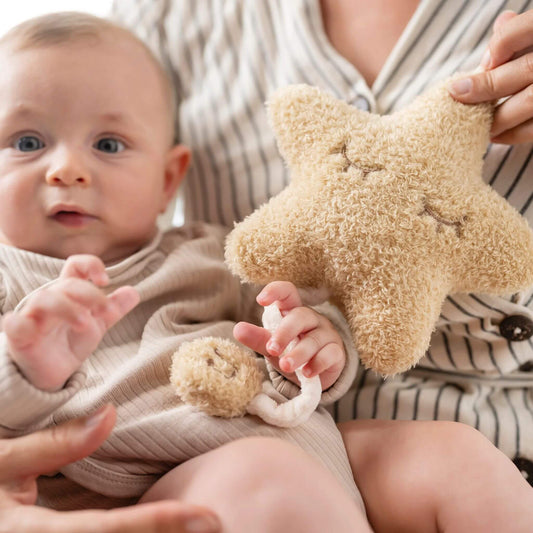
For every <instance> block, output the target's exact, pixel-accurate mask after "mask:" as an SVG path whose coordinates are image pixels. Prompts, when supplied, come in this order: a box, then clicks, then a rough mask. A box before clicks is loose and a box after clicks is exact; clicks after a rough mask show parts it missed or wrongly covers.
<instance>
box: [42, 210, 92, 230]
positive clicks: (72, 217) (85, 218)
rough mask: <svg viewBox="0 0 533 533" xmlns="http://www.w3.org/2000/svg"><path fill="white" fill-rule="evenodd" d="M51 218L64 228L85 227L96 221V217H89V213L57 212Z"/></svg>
mask: <svg viewBox="0 0 533 533" xmlns="http://www.w3.org/2000/svg"><path fill="white" fill-rule="evenodd" d="M51 218H52V220H54V221H55V222H58V223H59V224H61V225H62V226H68V227H72V228H79V227H82V226H85V225H87V224H89V223H90V222H92V221H93V220H95V217H94V216H92V215H88V214H87V213H82V212H80V211H67V210H60V211H57V212H56V213H53V214H52V215H51Z"/></svg>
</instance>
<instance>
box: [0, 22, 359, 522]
mask: <svg viewBox="0 0 533 533" xmlns="http://www.w3.org/2000/svg"><path fill="white" fill-rule="evenodd" d="M0 68H1V72H2V76H1V79H0V139H1V146H0V176H1V178H0V242H1V243H2V244H1V245H0V261H1V265H0V274H1V276H2V283H1V288H0V290H1V305H2V310H1V312H2V316H3V330H4V332H3V334H2V337H1V348H0V350H1V353H0V376H1V379H0V406H1V407H0V425H1V428H2V431H1V435H2V436H4V437H13V436H17V435H20V434H24V433H28V432H31V431H34V430H36V429H38V428H41V427H45V426H50V425H54V424H57V423H60V422H62V421H64V420H67V419H71V418H74V417H77V416H80V415H83V414H87V413H88V412H90V411H92V410H94V409H95V408H97V407H99V406H101V405H103V404H105V403H113V404H114V405H115V406H116V410H117V423H116V427H115V430H114V431H113V433H112V434H111V436H110V437H109V438H108V440H107V441H106V442H105V444H104V445H103V446H102V447H101V448H100V449H99V450H98V451H97V452H96V453H95V454H93V455H92V456H90V457H88V458H86V459H84V460H81V461H78V462H76V463H74V464H71V465H69V466H68V467H66V468H64V469H63V470H62V472H61V474H58V475H56V476H54V477H50V478H42V479H41V482H40V487H39V488H40V502H41V504H42V505H46V506H48V507H52V508H56V509H73V508H81V507H84V506H91V507H104V508H106V507H108V508H110V507H116V506H121V505H127V504H131V503H133V502H135V501H137V500H138V499H139V498H141V497H143V500H142V501H148V500H154V499H164V498H180V499H183V500H190V501H194V500H195V499H196V500H198V499H200V498H202V499H203V501H207V503H210V505H211V507H212V508H214V509H215V510H216V512H217V513H218V514H219V515H220V516H221V519H222V521H223V523H224V525H225V527H227V528H228V531H241V530H242V531H252V530H253V531H261V530H262V529H261V528H264V530H265V531H272V530H280V527H282V526H280V524H283V523H284V522H285V521H286V520H288V519H289V518H290V519H291V524H292V525H291V527H295V528H296V529H297V530H302V531H304V530H305V531H325V530H327V529H330V530H334V531H337V532H341V531H352V530H353V528H354V527H360V528H361V530H362V531H365V530H369V526H368V524H367V522H366V518H365V514H364V510H363V506H362V502H361V498H360V496H359V493H358V491H357V489H356V487H355V484H354V482H353V478H352V474H351V470H350V465H349V462H348V458H347V455H346V452H345V450H344V446H343V442H342V439H341V436H340V434H339V432H338V430H337V428H336V426H335V424H334V423H333V421H332V419H331V417H330V416H329V414H327V413H326V411H325V410H324V408H319V409H318V410H317V412H316V413H314V414H313V415H312V417H311V419H310V420H309V422H308V423H306V424H305V425H304V426H302V427H301V428H296V429H290V430H282V429H279V428H275V427H271V426H268V425H267V424H265V423H263V422H261V421H260V420H259V419H256V418H255V417H251V416H249V417H245V418H242V419H233V420H223V419H217V418H213V417H209V416H207V415H204V414H202V413H199V412H197V411H195V410H193V409H192V408H190V407H188V406H187V405H184V404H183V403H182V402H181V401H180V399H179V398H178V397H176V395H175V393H174V392H173V390H172V387H171V385H170V384H169V377H168V372H169V366H170V358H171V356H172V354H173V352H174V351H175V350H176V349H177V348H178V347H179V345H180V344H181V343H182V342H184V341H189V340H191V339H193V338H197V337H203V336H207V335H213V336H222V337H228V338H231V337H232V329H233V327H234V325H235V323H236V322H237V321H240V320H242V321H245V322H244V323H241V324H240V326H239V328H240V330H241V336H242V337H243V338H244V340H246V339H245V337H246V336H247V335H249V336H251V337H252V338H256V337H255V334H257V333H258V334H259V336H261V335H263V336H264V339H265V342H266V340H267V339H270V335H269V334H267V332H266V331H265V330H262V328H258V327H257V326H253V325H252V323H258V315H259V310H260V307H259V306H258V305H257V304H256V302H255V296H256V294H255V293H254V292H253V291H252V289H250V288H246V287H244V286H241V284H240V283H239V280H237V279H235V278H234V277H233V276H231V275H230V274H229V272H228V271H227V269H226V268H225V266H224V263H223V240H224V234H225V231H224V230H223V229H221V228H216V227H210V226H207V225H203V224H198V225H192V226H189V227H184V228H181V229H173V230H170V231H168V232H165V233H162V232H160V231H158V229H157V224H156V221H157V217H158V215H159V214H160V213H162V212H163V211H164V210H165V208H166V206H167V204H168V203H169V201H170V200H171V199H172V197H173V195H174V193H175V191H176V188H177V187H178V185H179V183H180V181H181V180H182V178H183V177H184V175H185V172H186V170H187V166H188V164H189V159H190V153H189V150H188V149H187V148H186V147H185V146H183V145H179V144H178V145H173V114H174V113H173V111H174V110H173V103H172V102H173V98H172V90H171V87H170V84H169V81H168V79H167V77H166V75H165V73H164V71H163V70H162V69H161V67H160V66H159V64H158V63H157V61H156V60H155V59H154V58H153V57H152V55H151V53H150V52H149V51H148V49H147V48H146V47H145V46H144V45H143V44H142V43H141V42H140V41H138V40H137V39H136V38H135V37H133V36H132V35H131V34H130V33H129V32H127V31H126V30H124V29H121V28H119V27H117V26H115V25H113V24H111V23H109V22H106V21H104V20H100V19H98V18H94V17H91V16H88V15H80V14H73V13H66V14H56V15H50V16H46V17H41V18H39V19H34V20H31V21H29V22H27V23H24V24H22V25H20V26H19V27H17V28H15V29H14V30H12V31H11V32H10V33H8V34H7V35H6V36H5V37H4V38H3V39H2V40H1V41H0ZM259 299H260V302H261V304H263V305H267V304H269V303H273V302H275V301H279V302H280V306H281V307H282V309H283V312H284V314H285V315H286V316H285V318H284V319H283V321H282V323H281V325H280V330H279V331H280V333H279V339H280V340H278V341H276V340H274V339H270V351H271V352H272V353H273V354H276V350H278V349H279V342H281V341H282V339H283V338H284V337H286V336H289V337H290V338H294V337H297V336H299V335H300V338H301V339H302V340H301V342H300V347H299V349H298V350H295V351H294V353H293V354H292V355H291V357H290V358H286V359H285V360H282V362H281V363H280V365H281V366H282V367H283V369H284V370H285V371H286V372H287V373H289V374H290V373H291V372H292V371H293V370H294V368H295V367H297V366H299V365H301V364H303V363H306V362H307V363H308V364H307V367H306V371H307V372H308V373H310V374H313V375H316V374H320V375H321V377H322V380H323V387H324V389H328V390H327V392H326V393H325V394H324V399H326V400H329V401H332V400H335V399H336V398H338V397H339V396H340V395H341V394H342V393H343V392H345V391H346V390H347V388H348V386H349V384H350V382H351V381H352V380H353V377H354V374H355V367H356V362H355V357H354V356H353V352H352V355H351V357H349V358H348V359H347V357H346V354H345V349H344V344H343V341H342V340H341V337H340V335H339V333H337V330H336V329H335V328H334V327H333V326H332V324H331V322H330V321H329V320H328V319H327V318H325V316H324V315H323V314H318V313H317V312H316V311H314V310H312V309H310V308H308V307H303V306H302V303H301V301H300V298H299V295H298V293H297V291H296V289H295V288H294V286H292V285H291V284H288V283H282V282H279V283H274V284H271V285H269V286H267V287H265V288H264V290H263V291H262V293H261V295H260V298H259ZM323 312H325V313H329V315H330V316H331V317H332V318H333V319H334V320H335V321H336V322H337V323H338V327H339V328H340V331H342V330H343V327H344V326H343V320H342V317H340V315H339V314H337V312H336V311H335V310H334V309H333V308H332V307H331V308H329V311H328V310H327V308H326V307H324V309H323ZM257 338H261V337H257ZM305 339H309V340H308V341H307V342H306V340H305ZM345 340H346V344H347V345H349V341H348V336H347V335H345ZM254 342H255V343H256V344H257V340H253V339H252V340H250V341H249V342H248V343H249V344H253V343H254ZM278 355H279V354H278ZM283 381H285V380H283ZM291 385H292V384H291ZM294 387H295V386H294ZM278 388H280V389H284V388H285V389H287V388H288V389H289V390H291V391H293V389H292V388H291V387H287V385H286V383H279V387H278ZM293 392H294V391H293ZM279 396H280V397H281V394H280V395H279ZM279 399H280V398H278V400H279ZM252 436H253V437H252ZM272 437H277V439H273V438H272ZM295 445H296V446H295ZM317 459H318V460H317ZM165 474H166V475H165ZM160 478H161V479H160ZM306 480H307V481H306ZM287 494H291V497H290V500H289V499H288V498H286V495H287ZM324 494H327V496H324ZM315 499H316V501H320V505H317V506H311V507H312V508H311V509H310V508H309V506H308V502H309V501H311V500H315ZM238 502H245V503H246V505H242V503H241V504H239V503H238ZM273 509H275V512H273Z"/></svg>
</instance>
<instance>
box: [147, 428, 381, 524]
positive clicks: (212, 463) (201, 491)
mask: <svg viewBox="0 0 533 533" xmlns="http://www.w3.org/2000/svg"><path fill="white" fill-rule="evenodd" d="M168 498H175V499H177V500H180V501H182V502H190V503H193V502H194V503H196V504H201V505H204V506H207V507H209V508H210V509H212V510H213V511H214V512H215V513H216V514H217V515H218V516H219V517H220V519H221V522H222V525H223V531H225V532H228V533H237V532H241V531H242V532H246V533H249V532H250V531H253V532H254V533H260V532H272V533H274V532H279V531H291V532H294V533H299V532H302V533H304V532H305V533H313V532H317V533H323V532H324V531H335V532H336V533H343V532H347V533H348V532H350V533H353V532H370V531H371V529H370V526H369V525H368V522H367V520H366V517H365V516H364V512H363V510H362V509H361V508H360V507H359V505H358V504H357V502H355V501H354V500H353V499H352V498H351V497H350V496H349V495H348V494H347V493H346V491H345V489H344V488H343V487H342V486H341V485H340V484H339V482H338V481H337V480H336V479H335V478H334V477H333V475H332V474H331V473H330V472H329V471H328V470H327V469H325V468H324V467H323V466H322V465H321V464H320V463H319V462H318V461H316V460H315V459H314V458H312V457H311V456H309V455H308V454H307V453H305V452H304V451H303V450H301V449H299V448H298V447H296V446H294V445H293V444H290V443H288V442H285V441H282V440H280V439H275V438H270V437H250V438H244V439H240V440H236V441H233V442H231V443H229V444H226V445H224V446H221V447H220V448H217V449H215V450H213V451H210V452H208V453H206V454H204V455H200V456H198V457H195V458H193V459H190V460H189V461H187V462H186V463H183V464H182V465H180V466H178V467H176V468H174V469H173V470H172V471H170V472H169V473H168V474H166V475H165V476H163V477H162V478H161V479H160V480H159V481H158V482H157V483H155V484H154V486H153V487H152V488H150V489H149V490H148V491H147V492H146V494H145V495H144V496H143V497H142V498H141V502H149V501H155V500H163V499H168Z"/></svg>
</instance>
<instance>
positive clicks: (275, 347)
mask: <svg viewBox="0 0 533 533" xmlns="http://www.w3.org/2000/svg"><path fill="white" fill-rule="evenodd" d="M267 350H268V351H269V353H271V354H278V353H279V344H278V343H277V342H276V341H272V340H270V341H268V343H267Z"/></svg>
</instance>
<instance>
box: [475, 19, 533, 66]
mask: <svg viewBox="0 0 533 533" xmlns="http://www.w3.org/2000/svg"><path fill="white" fill-rule="evenodd" d="M532 28H533V11H526V12H525V13H522V14H521V15H517V14H516V13H514V12H513V11H504V12H503V13H501V14H500V15H499V16H498V18H497V19H496V21H495V22H494V33H493V35H492V37H491V39H490V41H489V44H488V47H487V50H486V52H485V54H484V55H483V59H482V60H481V66H482V67H483V68H485V69H490V68H494V67H497V66H499V65H502V64H503V63H505V62H507V61H509V60H510V59H511V58H513V56H515V55H516V54H521V53H522V51H523V50H527V49H528V48H529V47H530V46H532V45H533V32H532Z"/></svg>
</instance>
